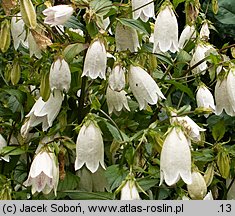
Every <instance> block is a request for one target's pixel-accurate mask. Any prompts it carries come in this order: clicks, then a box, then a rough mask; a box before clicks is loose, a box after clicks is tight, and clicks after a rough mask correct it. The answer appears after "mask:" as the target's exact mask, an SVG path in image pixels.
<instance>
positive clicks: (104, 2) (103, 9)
mask: <svg viewBox="0 0 235 216" xmlns="http://www.w3.org/2000/svg"><path fill="white" fill-rule="evenodd" d="M112 6H113V5H112V2H111V1H109V0H93V1H91V3H90V7H91V8H92V9H93V10H94V11H95V13H96V14H97V15H99V16H105V15H106V14H107V13H108V12H109V10H110V9H111V7H112Z"/></svg>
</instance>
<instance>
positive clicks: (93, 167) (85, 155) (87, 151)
mask: <svg viewBox="0 0 235 216" xmlns="http://www.w3.org/2000/svg"><path fill="white" fill-rule="evenodd" d="M83 165H86V167H87V168H88V169H89V170H90V171H91V172H92V173H94V172H96V171H97V169H98V168H99V165H101V166H102V167H103V168H104V169H105V165H104V143H103V138H102V135H101V131H100V128H99V127H98V126H97V125H95V124H94V123H93V122H92V121H89V122H86V123H85V124H83V126H82V128H81V129H80V131H79V134H78V137H77V142H76V160H75V170H78V169H80V168H81V167H82V166H83Z"/></svg>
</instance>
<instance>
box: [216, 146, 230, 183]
mask: <svg viewBox="0 0 235 216" xmlns="http://www.w3.org/2000/svg"><path fill="white" fill-rule="evenodd" d="M217 166H218V168H219V172H220V174H221V176H222V178H224V179H227V178H228V177H229V173H230V157H229V154H228V153H227V152H226V151H221V152H219V153H218V156H217Z"/></svg>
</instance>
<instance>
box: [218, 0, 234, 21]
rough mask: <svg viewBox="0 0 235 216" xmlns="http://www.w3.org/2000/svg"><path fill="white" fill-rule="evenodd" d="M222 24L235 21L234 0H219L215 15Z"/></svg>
mask: <svg viewBox="0 0 235 216" xmlns="http://www.w3.org/2000/svg"><path fill="white" fill-rule="evenodd" d="M215 17H216V19H217V20H218V21H220V22H221V23H223V24H234V23H235V4H234V0H220V1H219V11H218V14H217V15H216V16H215Z"/></svg>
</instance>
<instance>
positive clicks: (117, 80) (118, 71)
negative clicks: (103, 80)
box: [109, 64, 126, 91]
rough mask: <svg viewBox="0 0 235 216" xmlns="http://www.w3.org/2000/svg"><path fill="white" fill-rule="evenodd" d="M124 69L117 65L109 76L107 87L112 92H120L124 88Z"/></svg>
mask: <svg viewBox="0 0 235 216" xmlns="http://www.w3.org/2000/svg"><path fill="white" fill-rule="evenodd" d="M125 84H126V79H125V68H123V67H122V65H120V64H117V65H115V66H114V68H113V70H112V71H111V73H110V75H109V87H110V88H111V89H112V90H113V91H121V90H123V89H124V88H125Z"/></svg>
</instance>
